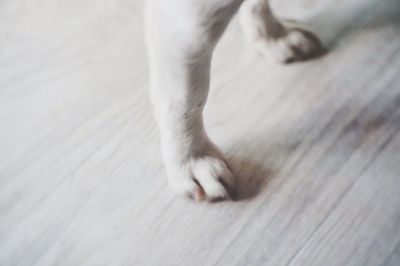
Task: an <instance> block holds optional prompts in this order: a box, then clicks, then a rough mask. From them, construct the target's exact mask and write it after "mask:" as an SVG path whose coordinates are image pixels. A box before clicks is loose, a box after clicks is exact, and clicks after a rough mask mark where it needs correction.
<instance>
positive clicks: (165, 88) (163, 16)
mask: <svg viewBox="0 0 400 266" xmlns="http://www.w3.org/2000/svg"><path fill="white" fill-rule="evenodd" d="M238 10H239V13H240V19H241V24H242V27H243V31H244V33H245V35H246V37H247V38H248V40H249V41H250V42H251V43H252V44H254V46H255V48H256V49H258V50H259V51H260V52H261V53H262V54H265V55H267V56H269V57H271V58H273V59H275V60H277V61H279V62H283V63H285V62H292V61H301V60H304V59H307V58H310V57H312V56H314V55H317V54H319V53H320V52H321V51H322V46H321V42H320V41H319V40H318V38H317V37H316V36H315V35H314V34H312V33H311V32H309V31H306V30H304V29H301V28H299V27H297V26H295V25H293V23H291V24H292V25H290V24H288V23H287V22H285V21H279V20H278V19H277V18H276V17H275V16H274V15H273V13H272V12H271V10H270V7H269V4H268V0H148V1H147V6H146V18H147V33H148V36H147V37H148V46H149V57H150V71H151V99H152V104H153V106H154V112H155V116H156V119H157V122H158V124H159V127H160V131H161V147H162V152H163V158H164V163H165V168H166V171H167V175H168V181H169V184H170V186H171V187H172V189H174V190H175V191H176V192H177V193H179V194H183V195H189V196H191V197H193V198H194V199H196V200H210V201H214V200H219V199H226V198H229V197H230V191H232V190H231V189H232V188H233V187H234V177H233V175H232V173H231V170H230V169H229V167H228V164H227V162H226V160H225V158H224V156H223V154H222V152H221V151H220V150H219V149H218V148H217V147H216V146H215V144H213V143H212V142H211V141H210V139H209V137H208V136H207V133H206V131H205V129H204V126H203V117H202V112H203V108H204V105H205V103H206V100H207V94H208V89H209V83H210V64H211V58H212V54H213V50H214V47H215V45H216V44H217V42H218V40H219V38H220V37H221V35H222V34H223V32H224V30H225V28H226V26H227V24H228V23H229V21H230V20H231V18H232V16H233V15H234V14H235V13H236V12H237V11H238Z"/></svg>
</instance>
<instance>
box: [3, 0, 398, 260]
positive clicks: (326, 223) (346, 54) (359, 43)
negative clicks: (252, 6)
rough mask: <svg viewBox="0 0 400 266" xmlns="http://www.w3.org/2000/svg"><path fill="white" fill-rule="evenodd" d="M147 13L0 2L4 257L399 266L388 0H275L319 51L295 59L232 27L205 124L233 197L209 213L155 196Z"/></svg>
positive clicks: (111, 4)
mask: <svg viewBox="0 0 400 266" xmlns="http://www.w3.org/2000/svg"><path fill="white" fill-rule="evenodd" d="M293 2H295V3H293ZM142 4H143V2H142V1H141V0H113V1H109V0H99V1H81V0H70V1H61V0H51V1H48V0H36V1H30V0H5V1H2V2H1V3H0V265H2V266H3V265H4V266H9V265H26V266H34V265H41V266H42V265H65V266H76V265H107V266H109V265H112V266H119V265H135V266H142V265H145V266H146V265H157V266H159V265H171V266H181V265H182V266H187V265H190V266H208V265H229V266H231V265H240V266H242V265H271V266H280V265H304V266H311V265H316V266H321V265H323V266H326V265H360V266H365V265H373V266H376V265H386V266H389V265H391V266H398V265H400V2H399V1H398V0H354V1H353V0H352V1H345V0H298V1H290V0H282V1H275V2H273V7H274V8H275V10H276V12H277V13H278V14H279V15H281V16H283V17H290V18H296V19H299V20H301V21H304V22H305V23H306V24H308V25H310V26H311V27H312V28H314V29H315V30H316V31H317V32H318V33H319V35H320V36H321V38H322V39H323V40H324V42H325V44H326V45H327V46H328V47H329V50H330V51H329V53H328V54H327V55H326V56H324V57H322V58H320V59H318V60H314V61H310V62H307V63H303V64H295V65H290V66H276V65H274V64H271V63H268V62H266V61H265V60H263V59H262V58H260V57H259V56H258V55H256V54H255V53H254V52H253V51H252V50H251V49H249V47H247V44H246V43H245V41H244V39H243V37H242V35H241V32H240V28H239V25H238V23H237V20H236V19H235V20H234V21H233V23H232V24H231V25H230V27H229V29H228V32H227V34H226V35H225V36H224V38H223V40H222V41H221V43H220V44H219V46H218V48H217V51H216V54H215V55H216V56H215V61H214V62H213V80H212V91H211V93H210V97H209V101H208V104H207V108H206V112H205V117H206V124H207V128H208V130H209V133H210V136H211V137H212V139H213V140H214V141H215V142H216V143H218V144H219V146H220V147H221V148H222V150H224V151H225V152H226V154H227V155H228V157H229V158H230V160H231V162H232V165H233V168H234V169H235V173H236V176H237V179H238V181H237V182H238V183H239V185H240V187H239V198H238V200H237V201H235V202H222V203H217V204H195V203H193V202H191V201H188V200H184V199H181V198H177V197H175V196H174V195H173V194H172V193H171V191H170V190H169V189H168V187H167V183H166V179H165V173H164V170H163V168H162V162H161V158H160V150H159V143H158V133H157V130H156V125H155V123H154V121H153V118H152V112H151V110H150V105H149V102H148V96H147V95H148V73H147V62H146V51H145V46H144V40H143V23H142Z"/></svg>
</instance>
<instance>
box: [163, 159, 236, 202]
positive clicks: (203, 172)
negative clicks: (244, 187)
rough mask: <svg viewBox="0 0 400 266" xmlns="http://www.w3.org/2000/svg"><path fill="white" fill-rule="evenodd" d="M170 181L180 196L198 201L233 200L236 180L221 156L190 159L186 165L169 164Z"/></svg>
mask: <svg viewBox="0 0 400 266" xmlns="http://www.w3.org/2000/svg"><path fill="white" fill-rule="evenodd" d="M167 173H168V181H169V184H170V186H171V188H172V189H173V190H174V191H176V192H177V193H178V194H181V195H186V196H189V197H191V198H193V199H195V200H196V201H204V200H207V201H212V202H213V201H220V200H225V199H231V196H232V195H231V194H232V191H233V188H234V178H233V175H232V173H231V171H230V170H229V167H228V165H227V164H226V162H225V161H224V159H223V158H221V157H220V156H215V155H212V156H211V155H207V156H204V157H193V158H189V159H188V160H187V161H186V162H185V163H179V164H178V163H176V164H171V163H169V164H167Z"/></svg>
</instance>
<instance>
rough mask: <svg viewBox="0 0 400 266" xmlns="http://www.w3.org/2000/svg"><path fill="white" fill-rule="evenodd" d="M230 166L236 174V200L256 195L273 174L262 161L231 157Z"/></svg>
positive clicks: (234, 196) (234, 197)
mask: <svg viewBox="0 0 400 266" xmlns="http://www.w3.org/2000/svg"><path fill="white" fill-rule="evenodd" d="M228 160H229V162H230V163H229V166H230V168H231V170H232V172H233V175H234V176H235V190H234V191H233V195H232V198H233V200H234V201H242V200H249V199H252V198H254V197H256V196H257V195H258V194H259V193H260V192H261V191H262V190H263V189H264V188H265V187H266V185H267V183H268V181H269V180H270V178H271V177H272V175H273V170H272V169H267V168H266V167H265V166H263V165H262V164H261V163H258V162H255V161H252V160H246V159H238V158H232V157H231V158H229V159H228Z"/></svg>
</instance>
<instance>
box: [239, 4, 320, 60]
mask: <svg viewBox="0 0 400 266" xmlns="http://www.w3.org/2000/svg"><path fill="white" fill-rule="evenodd" d="M240 20H241V24H242V28H243V31H244V33H245V35H246V37H247V39H248V40H249V42H250V43H251V44H253V45H254V46H255V47H256V49H257V50H258V51H259V52H261V53H262V54H264V55H265V56H267V57H268V58H270V59H273V60H275V61H278V62H280V63H290V62H295V61H304V60H307V59H310V58H313V57H316V56H318V55H320V54H322V53H323V52H324V48H323V45H322V44H321V41H320V40H319V39H318V37H317V36H316V35H314V34H313V33H312V32H311V31H308V30H306V29H304V28H303V27H301V26H299V25H298V24H296V23H295V22H293V21H284V20H279V19H277V18H276V17H275V15H274V14H273V12H272V10H271V8H270V6H269V1H268V0H246V1H245V2H244V3H243V5H242V7H241V8H240Z"/></svg>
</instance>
